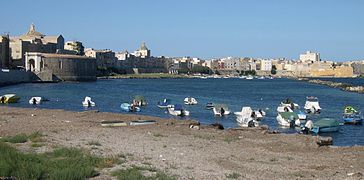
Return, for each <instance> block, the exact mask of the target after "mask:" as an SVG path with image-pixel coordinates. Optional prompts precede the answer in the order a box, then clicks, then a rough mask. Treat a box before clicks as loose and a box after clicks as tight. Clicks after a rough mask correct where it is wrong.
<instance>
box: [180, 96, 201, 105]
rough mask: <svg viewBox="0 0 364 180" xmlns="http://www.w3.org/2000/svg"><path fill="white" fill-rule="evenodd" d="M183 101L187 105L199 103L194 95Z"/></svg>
mask: <svg viewBox="0 0 364 180" xmlns="http://www.w3.org/2000/svg"><path fill="white" fill-rule="evenodd" d="M183 101H184V103H185V104H186V105H196V104H197V103H198V102H197V100H196V99H195V98H193V97H186V98H185V99H184V100H183Z"/></svg>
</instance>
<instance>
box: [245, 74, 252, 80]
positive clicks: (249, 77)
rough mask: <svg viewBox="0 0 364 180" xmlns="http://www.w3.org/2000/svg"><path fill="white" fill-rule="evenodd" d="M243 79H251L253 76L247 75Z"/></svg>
mask: <svg viewBox="0 0 364 180" xmlns="http://www.w3.org/2000/svg"><path fill="white" fill-rule="evenodd" d="M245 79H248V80H252V79H254V77H253V76H250V75H249V76H247V77H246V78H245Z"/></svg>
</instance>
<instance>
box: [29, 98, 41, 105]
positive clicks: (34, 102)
mask: <svg viewBox="0 0 364 180" xmlns="http://www.w3.org/2000/svg"><path fill="white" fill-rule="evenodd" d="M41 102H42V97H31V98H30V99H29V104H33V105H37V104H40V103H41Z"/></svg>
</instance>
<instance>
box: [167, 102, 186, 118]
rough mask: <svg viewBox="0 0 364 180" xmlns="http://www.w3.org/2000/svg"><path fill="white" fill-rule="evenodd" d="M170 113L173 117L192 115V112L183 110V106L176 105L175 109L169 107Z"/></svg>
mask: <svg viewBox="0 0 364 180" xmlns="http://www.w3.org/2000/svg"><path fill="white" fill-rule="evenodd" d="M168 113H169V114H171V115H173V116H189V115H190V112H189V111H187V110H185V109H183V107H182V105H181V104H175V105H174V106H173V107H169V108H168Z"/></svg>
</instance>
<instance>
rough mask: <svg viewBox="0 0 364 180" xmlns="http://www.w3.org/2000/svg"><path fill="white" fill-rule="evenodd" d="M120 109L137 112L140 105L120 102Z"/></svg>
mask: <svg viewBox="0 0 364 180" xmlns="http://www.w3.org/2000/svg"><path fill="white" fill-rule="evenodd" d="M120 108H121V110H123V111H126V112H139V111H140V107H137V106H134V105H131V104H129V103H122V104H121V105H120Z"/></svg>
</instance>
